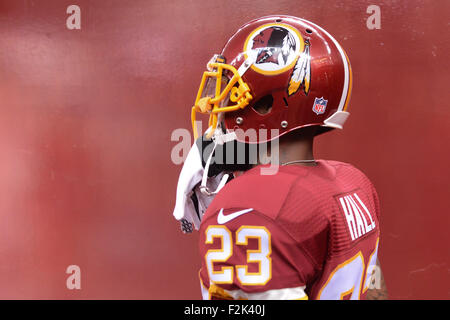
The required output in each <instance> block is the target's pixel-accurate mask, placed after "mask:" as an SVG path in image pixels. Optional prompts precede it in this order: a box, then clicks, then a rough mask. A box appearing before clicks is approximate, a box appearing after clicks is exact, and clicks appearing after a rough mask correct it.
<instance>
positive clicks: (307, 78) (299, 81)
mask: <svg viewBox="0 0 450 320" xmlns="http://www.w3.org/2000/svg"><path fill="white" fill-rule="evenodd" d="M309 46H310V43H309V41H308V40H306V41H305V50H304V51H303V52H302V54H301V55H300V57H299V58H298V59H297V63H296V64H295V67H294V71H293V72H292V75H291V79H290V80H289V86H288V96H291V95H293V94H294V93H296V92H297V91H298V90H299V89H300V87H301V86H303V92H304V93H305V94H306V95H308V92H309V86H310V84H311V56H310V55H309Z"/></svg>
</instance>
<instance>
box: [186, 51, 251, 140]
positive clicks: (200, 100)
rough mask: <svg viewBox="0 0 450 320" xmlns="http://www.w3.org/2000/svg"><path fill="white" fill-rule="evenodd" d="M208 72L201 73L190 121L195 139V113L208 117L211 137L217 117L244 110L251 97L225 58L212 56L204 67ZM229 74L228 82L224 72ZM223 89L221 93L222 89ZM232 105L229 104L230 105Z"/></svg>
mask: <svg viewBox="0 0 450 320" xmlns="http://www.w3.org/2000/svg"><path fill="white" fill-rule="evenodd" d="M207 68H208V71H205V72H204V73H203V77H202V81H201V83H200V88H199V89H198V93H197V98H196V99H195V104H194V106H193V107H192V112H191V120H192V130H193V131H194V138H195V140H196V139H197V138H198V132H197V123H196V114H197V112H199V113H203V114H209V122H208V126H209V127H210V131H209V132H208V134H207V138H211V136H212V134H213V133H214V131H215V129H216V128H217V122H218V120H217V118H218V114H219V113H221V112H230V111H236V110H238V109H242V108H245V107H246V106H247V105H248V104H249V103H250V100H251V99H252V98H253V97H252V95H251V94H250V88H249V86H248V85H247V84H246V83H245V82H244V81H243V80H242V78H241V76H240V75H239V72H238V70H236V68H235V67H233V66H232V65H229V64H226V63H225V59H224V58H223V57H221V56H218V55H215V56H214V57H213V58H212V59H211V61H210V62H208V65H207ZM224 70H226V71H229V72H230V73H231V74H232V75H233V76H232V78H231V79H230V80H228V77H226V76H225V75H224V74H223V72H224ZM222 88H223V90H222ZM230 102H231V103H233V104H232V105H229V103H230Z"/></svg>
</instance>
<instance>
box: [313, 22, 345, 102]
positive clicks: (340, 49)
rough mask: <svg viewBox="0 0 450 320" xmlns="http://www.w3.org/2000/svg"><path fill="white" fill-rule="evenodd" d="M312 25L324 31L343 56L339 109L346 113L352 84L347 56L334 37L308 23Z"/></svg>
mask: <svg viewBox="0 0 450 320" xmlns="http://www.w3.org/2000/svg"><path fill="white" fill-rule="evenodd" d="M308 22H309V23H310V24H312V25H314V26H315V27H317V29H319V30H320V31H322V32H323V33H325V34H326V35H327V36H328V37H330V39H331V40H333V43H334V45H335V46H336V47H337V48H338V50H339V53H340V54H341V58H342V62H343V63H344V74H345V76H344V88H343V89H344V90H343V91H342V96H341V101H340V102H339V107H338V111H344V107H346V101H347V96H348V93H349V84H350V70H349V69H350V68H349V64H348V61H347V56H346V55H345V52H344V50H343V49H342V47H341V45H340V44H339V42H337V41H336V39H335V38H333V36H332V35H331V34H329V33H328V32H327V31H326V30H325V29H323V28H321V27H319V26H318V25H317V24H315V23H312V22H310V21H308Z"/></svg>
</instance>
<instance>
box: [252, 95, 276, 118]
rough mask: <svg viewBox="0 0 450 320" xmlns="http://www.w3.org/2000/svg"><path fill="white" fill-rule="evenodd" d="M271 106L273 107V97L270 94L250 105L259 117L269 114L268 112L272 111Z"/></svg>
mask: <svg viewBox="0 0 450 320" xmlns="http://www.w3.org/2000/svg"><path fill="white" fill-rule="evenodd" d="M272 105H273V97H272V95H271V94H268V95H266V96H264V97H262V98H261V99H259V100H258V101H256V102H255V103H254V104H253V105H252V109H253V110H255V111H256V112H257V113H258V114H260V115H262V116H263V115H266V114H269V113H270V111H272Z"/></svg>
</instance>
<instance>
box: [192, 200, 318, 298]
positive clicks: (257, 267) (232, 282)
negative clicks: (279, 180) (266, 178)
mask: <svg viewBox="0 0 450 320" xmlns="http://www.w3.org/2000/svg"><path fill="white" fill-rule="evenodd" d="M239 210H240V209H233V210H225V212H222V213H220V212H219V216H220V215H224V216H225V217H231V216H232V214H233V213H234V212H238V211H239ZM217 216H218V215H213V216H212V217H211V218H210V219H208V220H207V221H203V222H202V227H201V229H200V255H201V257H202V267H201V270H200V279H201V282H202V289H203V292H204V294H203V297H204V298H208V299H258V300H259V299H271V300H277V299H306V298H307V294H306V293H305V292H306V286H307V284H308V282H309V281H310V280H311V277H312V276H313V274H314V264H313V263H312V261H311V258H310V257H309V255H308V254H307V253H306V252H305V251H304V250H303V249H302V246H301V245H299V244H298V243H297V242H296V240H295V239H293V238H292V237H291V236H290V234H289V233H288V232H286V231H285V230H284V229H283V228H281V227H280V226H279V225H278V224H277V223H276V222H275V221H274V220H272V219H271V218H269V217H267V216H265V215H263V214H261V213H259V212H257V211H251V212H248V213H245V214H242V215H240V216H239V217H237V218H235V219H231V220H229V221H227V222H226V223H224V224H219V223H218V221H217V220H219V222H221V221H220V219H217Z"/></svg>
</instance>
